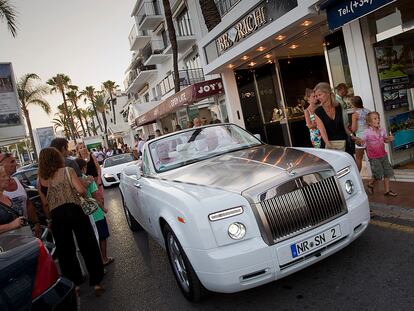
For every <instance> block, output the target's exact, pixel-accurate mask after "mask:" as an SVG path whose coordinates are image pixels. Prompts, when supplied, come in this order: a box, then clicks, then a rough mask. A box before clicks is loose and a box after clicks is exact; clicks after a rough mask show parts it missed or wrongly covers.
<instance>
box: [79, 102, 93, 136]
mask: <svg viewBox="0 0 414 311" xmlns="http://www.w3.org/2000/svg"><path fill="white" fill-rule="evenodd" d="M79 111H80V114H81V117H82V118H83V120H84V121H85V127H86V130H87V132H88V136H91V130H90V128H89V121H88V119H89V112H88V110H86V109H82V108H79Z"/></svg>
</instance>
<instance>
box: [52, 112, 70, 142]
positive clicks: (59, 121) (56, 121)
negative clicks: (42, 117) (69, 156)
mask: <svg viewBox="0 0 414 311" xmlns="http://www.w3.org/2000/svg"><path fill="white" fill-rule="evenodd" d="M52 123H53V128H54V130H55V131H56V130H57V129H58V128H62V129H63V131H64V132H65V136H66V138H67V139H70V135H69V130H68V127H67V122H66V118H65V115H64V114H61V113H56V114H55V118H53V120H52Z"/></svg>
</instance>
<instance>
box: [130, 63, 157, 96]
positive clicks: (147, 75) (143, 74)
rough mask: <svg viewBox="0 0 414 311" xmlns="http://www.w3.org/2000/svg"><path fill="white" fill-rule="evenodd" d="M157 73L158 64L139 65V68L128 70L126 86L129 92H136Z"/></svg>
mask: <svg viewBox="0 0 414 311" xmlns="http://www.w3.org/2000/svg"><path fill="white" fill-rule="evenodd" d="M156 73H157V67H156V66H153V65H152V66H144V65H142V64H141V65H139V66H138V68H136V69H132V70H130V71H129V72H128V74H127V77H126V78H125V80H124V86H125V89H126V92H127V93H134V92H137V91H138V90H139V89H141V88H142V87H143V86H144V85H145V84H146V83H148V80H149V79H151V78H152V77H153V76H154V75H155V74H156Z"/></svg>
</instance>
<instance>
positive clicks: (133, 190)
mask: <svg viewBox="0 0 414 311" xmlns="http://www.w3.org/2000/svg"><path fill="white" fill-rule="evenodd" d="M124 173H125V175H124V176H125V181H124V182H122V186H121V187H122V194H123V196H124V200H125V204H126V206H127V208H128V210H129V212H130V213H131V215H132V216H133V217H134V219H135V220H136V221H138V222H139V223H140V224H141V225H142V222H143V220H142V218H143V216H142V204H141V193H140V186H139V182H140V180H141V178H142V177H141V174H139V175H136V174H127V172H126V171H124Z"/></svg>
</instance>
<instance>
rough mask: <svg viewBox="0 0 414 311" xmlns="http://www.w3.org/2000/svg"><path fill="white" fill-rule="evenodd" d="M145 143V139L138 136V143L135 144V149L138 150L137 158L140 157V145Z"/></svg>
mask: <svg viewBox="0 0 414 311" xmlns="http://www.w3.org/2000/svg"><path fill="white" fill-rule="evenodd" d="M144 144H145V140H143V139H142V138H141V137H138V145H137V151H138V159H141V157H142V147H143V146H144Z"/></svg>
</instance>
